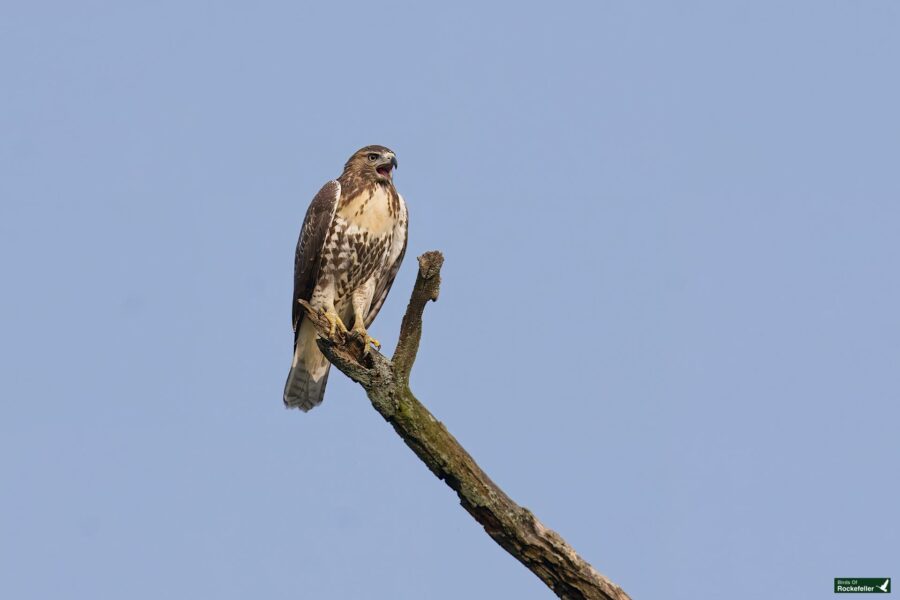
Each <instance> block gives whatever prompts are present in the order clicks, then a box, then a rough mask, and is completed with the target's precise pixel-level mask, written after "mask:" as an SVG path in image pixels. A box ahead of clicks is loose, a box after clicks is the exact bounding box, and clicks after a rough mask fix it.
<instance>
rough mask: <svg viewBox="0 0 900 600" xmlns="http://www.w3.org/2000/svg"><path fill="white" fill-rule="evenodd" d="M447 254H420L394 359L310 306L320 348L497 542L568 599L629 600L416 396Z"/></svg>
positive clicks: (554, 590)
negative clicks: (415, 370)
mask: <svg viewBox="0 0 900 600" xmlns="http://www.w3.org/2000/svg"><path fill="white" fill-rule="evenodd" d="M443 263H444V257H443V255H442V254H441V253H440V252H426V253H425V254H423V255H422V256H420V257H419V275H418V277H417V279H416V284H415V287H414V288H413V292H412V297H411V298H410V300H409V306H408V307H407V309H406V315H405V316H404V317H403V323H402V324H401V326H400V340H399V341H398V343H397V349H396V351H395V352H394V356H393V358H392V359H391V360H388V359H387V358H385V357H384V356H383V355H382V354H380V353H379V352H376V351H374V350H371V349H369V350H366V349H365V348H364V346H363V341H362V340H361V339H359V338H358V337H355V336H354V335H353V334H343V333H341V332H340V331H337V332H336V333H335V335H334V336H333V337H329V335H328V330H329V324H328V321H326V320H325V319H323V318H321V315H320V314H319V313H317V312H316V311H314V310H313V309H312V308H311V307H310V306H309V305H306V304H304V307H305V308H306V310H307V315H308V316H309V317H310V318H311V319H312V320H313V322H314V323H316V325H317V327H318V330H319V332H320V335H321V338H320V339H319V342H318V343H319V347H320V348H321V349H322V352H323V353H324V354H325V356H327V357H328V359H329V360H330V361H331V362H332V363H333V364H334V365H335V366H336V367H337V368H338V369H340V370H341V371H342V372H344V373H345V374H346V375H347V376H348V377H350V378H351V379H353V380H354V381H356V382H357V383H359V384H360V385H362V387H363V388H364V389H365V390H366V394H367V395H368V396H369V400H371V402H372V406H374V407H375V410H377V411H378V412H379V413H380V414H381V416H382V417H384V419H385V420H386V421H387V422H388V423H390V424H391V425H392V426H393V427H394V430H395V431H396V432H397V433H398V434H399V435H400V437H401V438H403V441H404V442H406V444H407V445H408V446H409V447H410V448H411V449H412V451H413V452H415V453H416V456H418V457H419V458H420V459H421V460H422V462H424V463H425V465H426V466H428V468H429V469H431V472H432V473H434V474H435V475H436V476H437V477H438V478H440V479H442V480H444V481H445V482H446V483H447V485H448V486H450V487H451V488H452V489H453V491H455V492H456V493H457V495H458V496H459V500H460V503H461V504H462V506H463V508H465V509H466V510H467V511H468V512H469V514H471V515H472V516H473V517H474V518H475V520H476V521H478V522H479V523H480V524H481V525H482V526H483V527H484V529H485V531H486V532H487V533H488V535H490V536H491V537H492V538H493V539H494V541H495V542H497V543H498V544H500V546H502V547H503V548H504V549H505V550H506V551H507V552H509V553H510V554H512V555H513V556H514V557H515V558H516V559H517V560H518V561H519V562H521V563H522V564H524V565H525V566H526V567H528V568H529V569H530V570H531V571H532V572H533V573H534V574H535V575H537V576H538V577H540V579H541V581H543V582H544V583H545V584H546V585H547V586H548V587H549V588H550V589H551V590H553V592H554V593H555V594H556V595H557V596H558V597H560V598H565V599H567V600H624V599H628V595H627V594H626V593H625V592H624V591H623V590H622V589H621V588H620V587H619V586H617V585H615V584H614V583H612V582H611V581H610V580H609V579H607V578H606V577H604V576H603V575H601V574H600V573H598V572H597V571H596V570H595V569H594V568H593V567H592V566H591V565H590V564H588V563H587V562H586V561H585V560H584V559H582V558H581V557H580V556H578V554H577V553H576V552H575V550H574V549H573V548H572V547H571V546H569V545H568V544H567V543H566V541H565V540H564V539H563V538H562V537H560V535H559V534H557V533H556V532H555V531H552V530H550V529H547V528H546V527H544V526H543V525H542V524H541V522H540V521H538V520H537V518H535V516H534V515H533V514H531V511H529V510H528V509H526V508H523V507H521V506H519V505H518V504H516V503H515V502H513V501H512V500H511V499H510V498H509V496H507V495H506V494H505V493H504V492H503V490H501V489H500V488H499V487H497V485H496V484H495V483H494V482H493V481H491V479H490V478H489V477H488V476H487V475H486V474H485V473H484V471H482V470H481V468H480V467H479V466H478V465H477V464H476V463H475V461H474V460H473V459H472V457H471V456H469V454H468V452H466V451H465V449H464V448H463V447H462V446H461V445H460V444H459V442H457V441H456V439H455V438H454V437H453V436H452V435H450V433H449V432H448V431H447V429H446V428H445V427H444V425H443V424H442V423H440V422H439V421H438V420H437V419H435V418H434V417H433V416H432V415H431V413H430V412H428V409H426V408H425V407H424V406H423V405H422V404H421V403H420V402H419V401H418V400H417V399H416V398H415V396H413V394H412V392H411V391H410V389H409V372H410V369H411V368H412V365H413V362H414V361H415V358H416V354H417V353H418V350H419V340H420V339H421V337H422V313H423V311H424V310H425V305H426V304H427V303H428V301H434V300H437V298H438V292H439V290H440V285H441V276H440V272H441V266H442V265H443Z"/></svg>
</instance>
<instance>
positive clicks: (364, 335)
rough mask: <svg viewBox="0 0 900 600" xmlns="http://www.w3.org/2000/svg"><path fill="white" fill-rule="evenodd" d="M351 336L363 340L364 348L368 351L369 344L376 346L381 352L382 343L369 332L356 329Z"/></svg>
mask: <svg viewBox="0 0 900 600" xmlns="http://www.w3.org/2000/svg"><path fill="white" fill-rule="evenodd" d="M350 335H353V336H356V337H359V338H360V340H362V343H363V348H364V349H365V350H367V351H368V349H369V344H371V345H373V346H375V349H376V350H381V342H379V341H378V340H376V339H375V338H373V337H372V336H371V335H369V332H368V331H366V330H365V329H363V328H359V327H354V328H353V331H352V332H351V333H350Z"/></svg>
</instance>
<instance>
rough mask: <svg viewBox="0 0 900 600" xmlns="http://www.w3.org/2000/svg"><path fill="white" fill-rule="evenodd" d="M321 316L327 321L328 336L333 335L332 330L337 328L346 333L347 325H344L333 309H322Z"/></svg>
mask: <svg viewBox="0 0 900 600" xmlns="http://www.w3.org/2000/svg"><path fill="white" fill-rule="evenodd" d="M322 316H323V317H324V318H325V320H326V321H328V325H329V328H328V337H334V332H335V331H336V330H338V329H340V330H341V332H343V333H347V326H346V325H344V322H343V321H341V318H340V317H339V316H338V314H337V313H336V312H334V311H330V310H323V311H322Z"/></svg>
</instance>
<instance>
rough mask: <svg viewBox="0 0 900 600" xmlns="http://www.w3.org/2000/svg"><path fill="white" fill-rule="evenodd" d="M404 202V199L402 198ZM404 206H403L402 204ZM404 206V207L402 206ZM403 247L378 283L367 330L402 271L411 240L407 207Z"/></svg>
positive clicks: (368, 315) (404, 217) (404, 214)
mask: <svg viewBox="0 0 900 600" xmlns="http://www.w3.org/2000/svg"><path fill="white" fill-rule="evenodd" d="M401 202H402V197H401ZM401 205H402V204H401ZM402 206H403V205H402ZM402 214H403V219H404V222H403V246H402V247H401V248H400V254H398V255H397V258H396V260H394V262H393V264H392V265H391V268H390V269H389V270H388V271H387V272H386V273H385V275H384V277H382V278H381V279H380V280H379V281H378V287H377V288H376V289H375V294H374V295H373V296H372V304H371V306H370V308H369V314H367V315H366V328H367V329H368V327H369V325H371V324H372V321H374V320H375V317H377V316H378V311H380V310H381V306H382V305H383V304H384V300H385V298H387V295H388V292H389V291H391V286H392V285H393V284H394V279H395V278H396V277H397V273H398V272H399V271H400V263H402V262H403V256H404V255H405V254H406V241H407V240H408V239H409V235H408V231H409V218H408V216H407V212H406V207H405V206H403V213H402Z"/></svg>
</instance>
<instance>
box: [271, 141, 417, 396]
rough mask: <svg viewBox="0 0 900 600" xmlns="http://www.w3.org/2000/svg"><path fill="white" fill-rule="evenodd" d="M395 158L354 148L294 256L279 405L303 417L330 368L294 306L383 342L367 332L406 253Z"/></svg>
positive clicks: (310, 217)
mask: <svg viewBox="0 0 900 600" xmlns="http://www.w3.org/2000/svg"><path fill="white" fill-rule="evenodd" d="M396 167H397V157H396V156H395V155H394V153H393V152H392V151H391V150H390V149H388V148H385V147H384V146H366V147H365V148H361V149H360V150H357V151H356V153H354V154H353V156H351V157H350V159H349V160H348V161H347V163H346V164H345V165H344V172H343V173H341V176H340V177H338V178H337V179H334V180H332V181H329V182H328V183H326V184H325V185H324V186H323V187H322V189H321V190H319V193H318V194H316V197H315V198H313V200H312V203H311V204H310V205H309V209H307V211H306V218H305V219H304V220H303V227H302V229H301V230H300V239H299V241H298V242H297V252H296V255H295V258H294V296H293V302H292V305H293V312H292V317H293V318H292V321H293V327H294V360H293V362H292V363H291V370H290V372H289V373H288V378H287V383H286V384H285V386H284V404H285V406H287V407H288V408H299V409H300V410H302V411H304V412H305V411H308V410H309V409H311V408H313V407H315V406H318V405H319V404H321V402H322V397H323V396H324V394H325V383H326V382H327V381H328V369H329V368H330V366H331V364H330V363H329V362H328V359H326V358H325V356H324V355H323V354H322V352H321V351H320V350H319V347H318V346H317V345H316V337H317V336H316V329H315V327H314V326H313V323H312V322H311V321H310V320H309V319H307V318H306V317H305V313H304V312H303V309H302V307H301V306H300V304H299V301H300V300H305V301H307V302H309V303H310V304H311V305H312V307H313V308H315V309H317V310H319V311H321V312H322V314H323V315H324V317H325V318H326V319H328V321H329V322H330V323H331V333H332V334H333V333H334V331H335V329H336V328H339V329H340V330H341V331H345V332H346V331H347V326H346V325H345V323H350V324H352V331H353V333H354V334H357V335H360V336H362V338H363V340H364V341H365V345H366V347H367V348H368V346H369V344H370V343H372V344H374V345H376V346H378V347H380V346H381V344H379V343H378V341H377V340H375V339H374V338H372V337H370V336H369V334H368V332H367V328H368V327H369V326H370V325H371V324H372V321H374V320H375V316H376V315H377V314H378V311H379V310H381V306H382V305H383V304H384V300H385V298H386V297H387V294H388V291H390V289H391V284H392V283H394V278H395V277H396V276H397V271H399V270H400V263H401V262H402V261H403V255H404V254H405V253H406V231H407V212H406V203H405V202H404V201H403V197H402V196H401V195H400V194H399V193H397V190H396V188H394V181H393V169H394V168H396Z"/></svg>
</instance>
